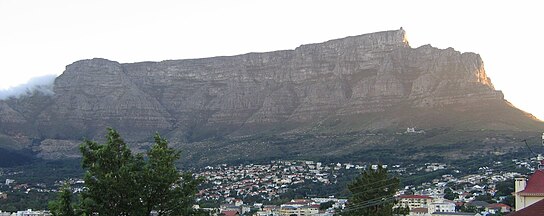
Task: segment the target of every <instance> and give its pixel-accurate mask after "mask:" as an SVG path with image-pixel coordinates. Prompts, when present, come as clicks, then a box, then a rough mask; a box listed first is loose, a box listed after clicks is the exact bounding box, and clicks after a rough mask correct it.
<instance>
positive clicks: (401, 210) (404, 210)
mask: <svg viewBox="0 0 544 216" xmlns="http://www.w3.org/2000/svg"><path fill="white" fill-rule="evenodd" d="M393 214H394V215H408V214H410V207H408V206H406V205H405V206H399V207H395V208H393Z"/></svg>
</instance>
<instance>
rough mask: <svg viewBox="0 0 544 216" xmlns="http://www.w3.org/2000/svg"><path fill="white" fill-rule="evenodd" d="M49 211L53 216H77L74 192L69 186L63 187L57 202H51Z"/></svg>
mask: <svg viewBox="0 0 544 216" xmlns="http://www.w3.org/2000/svg"><path fill="white" fill-rule="evenodd" d="M49 209H50V210H51V213H52V214H53V216H75V212H74V207H73V206H72V190H71V189H70V187H69V186H68V185H65V186H64V187H62V189H61V190H60V192H59V194H58V197H57V199H56V200H54V201H51V202H49Z"/></svg>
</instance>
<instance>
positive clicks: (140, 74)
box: [0, 29, 544, 158]
mask: <svg viewBox="0 0 544 216" xmlns="http://www.w3.org/2000/svg"><path fill="white" fill-rule="evenodd" d="M54 92H55V94H54V95H53V96H49V95H41V94H39V93H37V94H34V95H31V96H25V97H21V98H11V99H8V100H4V101H0V114H1V115H0V125H1V128H0V133H3V134H4V135H1V136H0V138H3V139H4V140H7V141H5V142H4V145H7V144H6V143H9V144H11V145H19V146H22V147H28V148H32V149H33V150H34V151H35V152H37V153H38V154H39V155H42V156H43V157H45V158H47V157H48V156H50V153H55V154H58V151H59V150H58V149H57V148H58V147H59V146H61V147H62V149H64V150H65V151H67V152H69V151H71V150H73V149H77V141H71V140H80V139H81V138H82V137H88V138H97V137H100V136H102V134H103V132H104V128H105V127H108V126H111V127H114V128H117V129H118V130H119V131H120V132H121V133H122V134H123V136H124V137H125V138H126V139H127V140H128V141H130V142H132V143H145V142H146V141H148V140H149V137H151V136H152V134H153V133H154V132H156V131H158V132H161V133H162V134H165V135H166V136H167V137H170V140H171V141H173V142H174V143H175V144H176V145H179V146H180V147H182V146H185V147H187V146H193V147H195V149H198V145H199V143H202V141H206V140H210V138H214V139H216V140H217V139H230V138H236V137H238V138H239V137H247V136H260V135H263V134H265V135H270V134H274V135H279V134H289V135H303V134H316V133H327V134H342V133H347V132H357V131H371V130H398V129H400V128H406V127H418V128H425V129H431V128H449V129H452V130H469V131H470V130H472V131H477V130H482V129H484V130H500V131H538V130H541V129H543V128H544V127H543V125H542V122H540V121H538V120H536V119H535V118H534V117H533V116H531V115H530V114H527V113H525V112H523V111H520V110H518V109H516V108H515V107H513V106H511V105H510V104H509V103H508V102H507V101H505V100H504V99H503V94H502V93H501V92H500V91H497V90H495V89H494V87H493V85H492V83H491V80H490V79H489V78H488V77H487V75H486V73H485V70H484V66H483V61H482V59H481V58H480V56H479V55H477V54H474V53H460V52H457V51H455V50H454V49H452V48H448V49H445V50H441V49H437V48H433V47H431V46H430V45H425V46H422V47H418V48H411V47H410V46H409V44H408V41H407V40H406V37H405V32H404V30H402V29H400V30H396V31H385V32H377V33H371V34H365V35H360V36H353V37H347V38H343V39H336V40H331V41H327V42H324V43H319V44H309V45H303V46H300V47H298V48H296V49H295V50H285V51H275V52H268V53H249V54H244V55H238V56H229V57H213V58H206V59H189V60H171V61H163V62H140V63H130V64H121V63H118V62H114V61H109V60H105V59H91V60H82V61H78V62H75V63H73V64H71V65H68V66H67V67H66V70H65V71H64V73H63V74H62V75H61V76H59V77H58V78H57V79H56V80H55V83H54ZM217 142H221V141H217ZM190 143H193V144H190ZM247 145H248V146H251V145H253V144H252V143H251V142H248V143H247ZM292 145H297V143H293V144H292ZM1 146H2V145H0V147H1ZM74 146H75V147H74ZM182 148H183V147H182ZM191 148H192V147H191ZM263 148H266V146H264V147H263ZM346 148H349V147H346ZM70 149H71V150H70ZM189 154H190V153H189Z"/></svg>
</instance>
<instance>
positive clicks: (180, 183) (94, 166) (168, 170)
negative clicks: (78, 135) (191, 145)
mask: <svg viewBox="0 0 544 216" xmlns="http://www.w3.org/2000/svg"><path fill="white" fill-rule="evenodd" d="M106 138H107V141H106V143H104V144H98V143H96V142H92V141H88V140H87V141H85V142H84V143H83V144H82V146H81V153H82V155H83V168H84V169H86V172H85V176H84V180H85V186H86V188H87V189H86V190H85V191H84V192H83V193H82V196H81V198H80V203H81V204H80V209H79V210H80V211H79V212H80V213H81V214H84V215H91V214H94V213H98V214H99V215H131V216H139V215H142V216H144V215H145V216H147V215H149V214H150V212H151V211H152V210H155V211H157V212H158V214H159V215H199V214H200V213H201V212H195V211H194V210H193V209H192V206H193V204H194V200H195V199H194V195H195V194H196V192H197V186H198V184H199V183H200V182H201V181H200V179H194V178H193V176H192V175H191V174H190V173H180V172H178V170H177V169H176V167H175V161H176V160H178V159H179V158H180V152H179V151H176V150H174V149H172V148H170V147H168V142H167V141H166V140H165V139H163V138H161V137H160V136H159V135H158V134H156V135H155V144H154V145H153V146H152V147H151V149H150V150H149V151H148V152H147V154H146V155H145V156H144V155H143V154H136V155H133V154H132V152H131V151H130V149H129V148H128V146H127V144H126V143H125V142H124V141H123V139H122V138H121V136H120V135H119V133H118V132H117V131H115V130H114V129H111V128H109V129H108V134H107V136H106Z"/></svg>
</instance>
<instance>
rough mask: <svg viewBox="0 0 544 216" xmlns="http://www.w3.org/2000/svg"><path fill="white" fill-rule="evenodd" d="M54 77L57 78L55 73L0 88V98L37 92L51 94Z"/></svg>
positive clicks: (16, 96) (17, 96)
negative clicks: (3, 88)
mask: <svg viewBox="0 0 544 216" xmlns="http://www.w3.org/2000/svg"><path fill="white" fill-rule="evenodd" d="M55 78H57V76H56V75H45V76H40V77H34V78H32V79H30V80H28V82H27V83H25V84H21V85H18V86H15V87H12V88H9V89H5V90H0V100H5V99H8V98H12V97H14V98H19V97H21V96H28V95H32V94H34V93H37V92H39V93H42V94H45V95H53V94H54V92H53V82H54V81H55Z"/></svg>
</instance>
